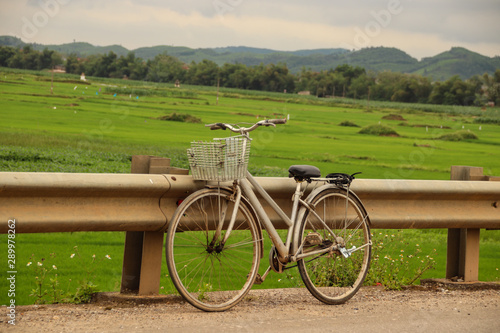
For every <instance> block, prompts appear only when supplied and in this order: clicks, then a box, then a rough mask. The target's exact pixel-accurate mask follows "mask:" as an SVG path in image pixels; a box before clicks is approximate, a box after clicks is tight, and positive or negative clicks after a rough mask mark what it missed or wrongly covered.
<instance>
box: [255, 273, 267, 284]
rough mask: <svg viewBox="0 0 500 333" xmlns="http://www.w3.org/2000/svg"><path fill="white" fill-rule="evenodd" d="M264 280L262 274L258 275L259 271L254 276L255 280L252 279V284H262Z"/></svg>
mask: <svg viewBox="0 0 500 333" xmlns="http://www.w3.org/2000/svg"><path fill="white" fill-rule="evenodd" d="M263 282H264V279H263V278H262V276H260V274H259V273H257V275H256V276H255V280H254V281H253V284H262V283H263Z"/></svg>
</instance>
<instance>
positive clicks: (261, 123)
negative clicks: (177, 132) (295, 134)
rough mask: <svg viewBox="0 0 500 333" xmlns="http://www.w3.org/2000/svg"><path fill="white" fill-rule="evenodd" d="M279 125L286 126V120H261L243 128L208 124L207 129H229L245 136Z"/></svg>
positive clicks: (222, 124)
mask: <svg viewBox="0 0 500 333" xmlns="http://www.w3.org/2000/svg"><path fill="white" fill-rule="evenodd" d="M277 124H286V119H265V120H261V121H258V122H256V123H255V124H253V125H252V126H250V127H241V126H239V125H231V124H225V123H215V124H208V125H205V127H210V129H211V130H218V129H222V130H226V129H229V130H230V131H232V132H235V133H240V134H245V133H248V132H251V131H253V130H254V129H256V128H257V127H260V126H274V127H276V125H277Z"/></svg>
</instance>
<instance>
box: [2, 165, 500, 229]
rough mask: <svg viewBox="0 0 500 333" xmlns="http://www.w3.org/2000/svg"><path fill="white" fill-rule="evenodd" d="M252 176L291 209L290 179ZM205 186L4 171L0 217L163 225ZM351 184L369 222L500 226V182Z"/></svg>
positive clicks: (35, 223)
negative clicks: (184, 200)
mask: <svg viewBox="0 0 500 333" xmlns="http://www.w3.org/2000/svg"><path fill="white" fill-rule="evenodd" d="M257 180H258V182H259V183H260V184H261V185H262V186H263V187H264V189H266V191H268V192H269V193H270V195H271V196H272V197H273V198H274V199H276V200H277V201H278V203H279V204H280V205H281V206H282V207H283V208H284V209H285V211H287V210H290V209H291V193H293V190H294V186H295V183H294V181H293V180H292V179H287V178H266V177H261V178H257ZM204 184H205V183H204V182H200V181H193V179H192V177H191V176H187V175H152V174H69V173H19V172H2V173H0V221H5V222H6V221H7V220H8V219H11V218H15V219H16V221H17V222H16V232H18V233H38V232H73V231H161V230H164V228H165V227H166V226H167V223H168V218H169V217H170V216H172V214H173V211H174V210H175V208H176V205H175V202H176V201H177V200H178V199H181V198H184V197H186V196H187V195H188V194H189V193H192V192H193V191H195V190H197V189H199V188H202V187H203V186H204ZM310 186H313V185H310ZM351 189H352V190H353V191H354V192H355V193H356V194H357V195H358V196H359V197H360V198H361V200H362V201H363V203H364V205H365V207H366V209H367V211H368V213H369V215H370V219H371V222H372V228H387V229H407V228H416V229H426V228H500V182H483V181H469V182H464V181H437V180H393V179H356V180H355V181H354V182H353V184H352V186H351ZM270 213H271V211H270ZM271 220H273V221H274V222H275V223H276V225H277V226H278V227H280V225H279V222H278V217H277V216H274V215H273V214H271ZM6 232H7V225H6V223H1V224H0V233H6Z"/></svg>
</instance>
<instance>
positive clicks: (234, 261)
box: [165, 189, 262, 311]
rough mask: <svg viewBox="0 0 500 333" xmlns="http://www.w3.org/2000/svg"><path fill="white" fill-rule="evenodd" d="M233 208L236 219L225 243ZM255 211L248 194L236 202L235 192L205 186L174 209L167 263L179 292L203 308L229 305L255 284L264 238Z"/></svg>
mask: <svg viewBox="0 0 500 333" xmlns="http://www.w3.org/2000/svg"><path fill="white" fill-rule="evenodd" d="M235 210H236V211H235ZM233 212H235V214H236V222H235V223H234V226H233V229H232V230H231V232H230V236H229V237H228V238H227V240H226V241H225V243H224V242H223V239H224V236H225V234H226V232H227V230H226V229H227V226H228V224H229V221H230V219H231V216H232V215H233ZM252 212H253V210H252V209H251V207H250V206H249V203H248V202H247V201H246V200H243V198H242V200H241V202H240V203H239V205H237V207H235V203H234V196H233V193H232V192H230V191H227V190H224V189H204V190H200V191H197V192H195V193H193V194H192V195H191V196H189V197H188V198H186V199H185V200H184V201H183V202H182V203H181V204H180V205H179V207H178V208H177V210H176V212H175V213H174V216H173V218H172V220H171V221H170V225H169V228H168V235H167V241H166V246H165V251H166V258H167V266H168V270H169V272H170V276H171V278H172V281H173V283H174V285H175V287H176V288H177V290H178V291H179V293H180V294H181V295H182V296H183V297H184V298H185V299H186V300H187V301H188V302H189V303H191V304H192V305H193V306H195V307H197V308H198V309H201V310H204V311H224V310H227V309H229V308H230V307H232V306H234V305H236V304H237V303H238V302H239V301H241V299H242V298H243V297H244V296H245V295H246V294H247V293H248V291H249V290H250V289H251V287H252V285H253V282H254V280H255V277H256V275H257V271H258V268H259V262H260V258H261V242H262V239H261V237H262V236H261V235H262V232H261V230H260V228H259V227H258V225H257V222H256V218H255V217H254V215H253V213H252Z"/></svg>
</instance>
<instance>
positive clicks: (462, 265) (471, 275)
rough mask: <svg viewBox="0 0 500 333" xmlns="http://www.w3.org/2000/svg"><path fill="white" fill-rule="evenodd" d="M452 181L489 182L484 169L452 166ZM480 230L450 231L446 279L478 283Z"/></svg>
mask: <svg viewBox="0 0 500 333" xmlns="http://www.w3.org/2000/svg"><path fill="white" fill-rule="evenodd" d="M451 180H488V177H487V176H484V175H483V168H480V167H469V166H452V167H451ZM479 230H480V229H448V247H447V257H446V278H447V279H453V278H460V279H463V280H464V281H477V280H478V278H479Z"/></svg>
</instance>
